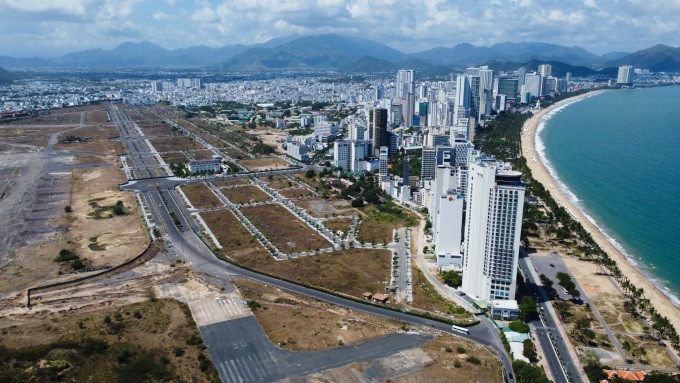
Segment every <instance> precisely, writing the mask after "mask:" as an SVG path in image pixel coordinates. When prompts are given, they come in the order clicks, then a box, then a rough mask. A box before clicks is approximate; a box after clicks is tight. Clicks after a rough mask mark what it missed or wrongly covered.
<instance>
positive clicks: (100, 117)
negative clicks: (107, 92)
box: [85, 110, 109, 124]
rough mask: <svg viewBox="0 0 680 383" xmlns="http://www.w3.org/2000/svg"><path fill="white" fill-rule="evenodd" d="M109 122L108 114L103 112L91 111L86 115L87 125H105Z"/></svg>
mask: <svg viewBox="0 0 680 383" xmlns="http://www.w3.org/2000/svg"><path fill="white" fill-rule="evenodd" d="M108 120H109V116H108V114H106V112H103V111H101V110H91V111H88V112H87V114H85V123H87V124H104V123H106V122H107V121H108Z"/></svg>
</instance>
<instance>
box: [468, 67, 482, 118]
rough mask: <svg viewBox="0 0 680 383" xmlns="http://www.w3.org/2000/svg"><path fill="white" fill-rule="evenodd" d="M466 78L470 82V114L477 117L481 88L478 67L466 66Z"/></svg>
mask: <svg viewBox="0 0 680 383" xmlns="http://www.w3.org/2000/svg"><path fill="white" fill-rule="evenodd" d="M467 78H468V82H469V83H470V116H472V117H474V118H478V116H479V104H480V100H479V91H480V89H481V85H480V81H481V80H480V77H479V68H475V67H470V68H467Z"/></svg>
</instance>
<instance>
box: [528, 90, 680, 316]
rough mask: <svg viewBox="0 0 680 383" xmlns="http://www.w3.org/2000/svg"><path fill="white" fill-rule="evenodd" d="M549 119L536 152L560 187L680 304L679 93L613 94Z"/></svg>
mask: <svg viewBox="0 0 680 383" xmlns="http://www.w3.org/2000/svg"><path fill="white" fill-rule="evenodd" d="M551 114H552V117H550V118H547V119H545V120H544V121H543V123H542V130H541V131H540V133H539V137H538V142H537V149H538V150H539V152H542V153H543V157H544V158H545V159H547V160H548V165H549V167H550V168H551V171H552V172H553V173H554V174H556V175H557V177H558V178H559V180H560V183H561V184H562V185H561V187H562V188H563V189H566V191H567V194H568V195H570V196H571V198H572V199H573V200H574V201H576V203H577V205H578V206H579V207H580V208H581V209H582V210H583V211H584V212H585V213H586V214H587V215H588V216H590V218H592V219H593V220H594V222H595V223H596V224H597V225H598V226H599V227H600V228H601V229H603V230H604V232H605V233H606V234H607V235H608V236H609V237H610V238H611V239H612V240H613V241H614V242H615V244H617V246H619V248H620V249H622V250H623V251H624V252H625V253H626V254H627V256H628V257H629V259H631V260H632V262H633V263H635V264H637V265H638V267H639V268H640V269H642V270H643V272H645V273H646V274H647V275H648V276H649V277H650V278H651V279H653V280H654V281H655V282H656V283H657V285H659V287H660V288H661V289H662V290H664V291H666V292H667V293H668V294H669V295H670V296H671V297H672V298H673V300H674V302H675V303H676V304H679V303H680V302H679V301H678V297H679V296H680V86H674V87H659V88H648V89H623V90H614V91H608V92H604V93H601V94H598V95H594V96H591V97H588V98H585V99H583V100H581V101H577V102H574V103H572V104H569V105H568V106H566V107H563V108H561V109H560V110H556V111H554V112H553V113H551ZM539 129H541V126H539ZM541 141H542V142H541Z"/></svg>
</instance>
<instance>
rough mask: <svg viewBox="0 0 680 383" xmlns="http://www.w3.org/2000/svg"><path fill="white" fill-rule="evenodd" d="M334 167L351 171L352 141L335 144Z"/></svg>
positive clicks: (336, 142)
mask: <svg viewBox="0 0 680 383" xmlns="http://www.w3.org/2000/svg"><path fill="white" fill-rule="evenodd" d="M333 149H334V150H335V151H334V153H333V166H335V167H338V168H342V170H344V171H350V169H351V168H352V165H351V163H352V160H351V159H352V156H351V155H352V141H335V142H334V143H333Z"/></svg>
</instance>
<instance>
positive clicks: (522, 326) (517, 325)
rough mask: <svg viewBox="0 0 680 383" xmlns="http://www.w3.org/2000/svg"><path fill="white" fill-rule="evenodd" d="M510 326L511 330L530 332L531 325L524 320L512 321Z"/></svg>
mask: <svg viewBox="0 0 680 383" xmlns="http://www.w3.org/2000/svg"><path fill="white" fill-rule="evenodd" d="M508 327H510V330H512V331H515V332H521V333H528V332H529V325H528V324H526V323H524V322H522V321H514V322H510V324H509V325H508Z"/></svg>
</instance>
